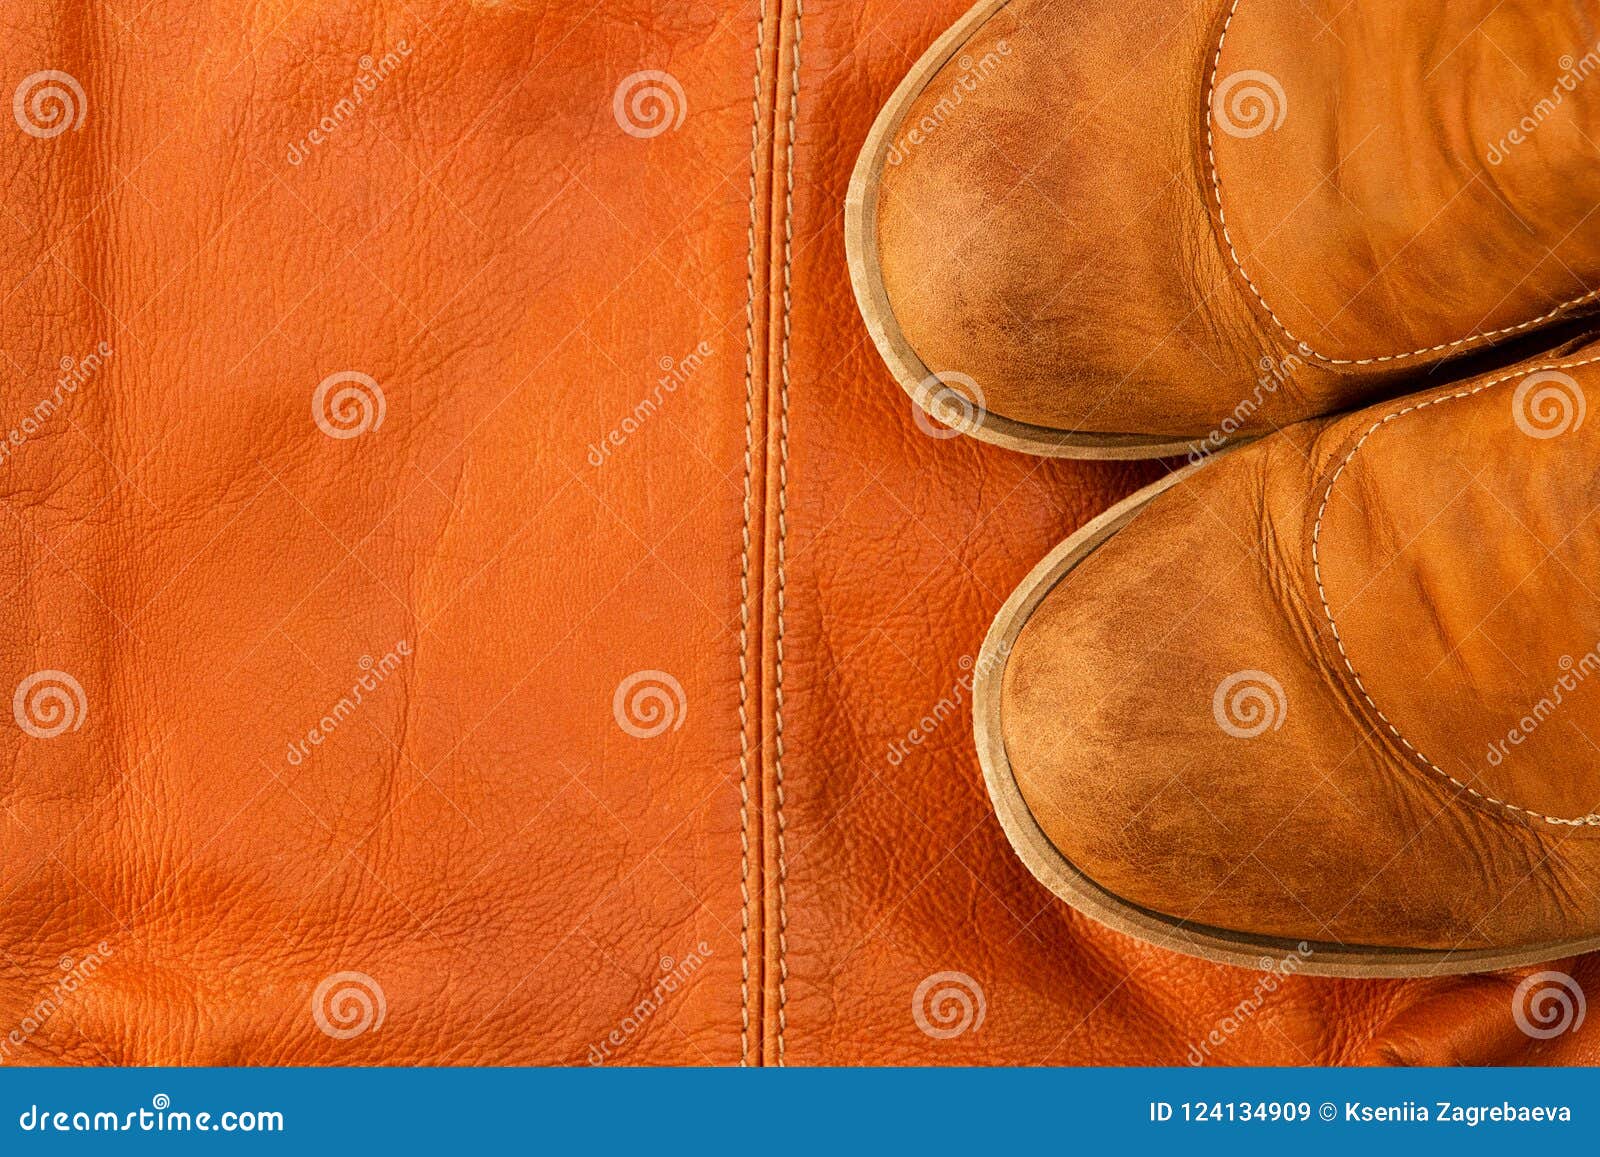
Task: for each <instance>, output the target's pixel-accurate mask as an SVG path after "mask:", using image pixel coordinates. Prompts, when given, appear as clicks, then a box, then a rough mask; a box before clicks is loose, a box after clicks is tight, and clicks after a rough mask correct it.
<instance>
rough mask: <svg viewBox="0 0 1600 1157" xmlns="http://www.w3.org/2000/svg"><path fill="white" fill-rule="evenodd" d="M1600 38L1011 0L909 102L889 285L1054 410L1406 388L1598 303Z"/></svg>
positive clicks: (1219, 4)
mask: <svg viewBox="0 0 1600 1157" xmlns="http://www.w3.org/2000/svg"><path fill="white" fill-rule="evenodd" d="M1597 49H1600V25H1597V24H1596V21H1595V16H1594V12H1593V10H1592V9H1591V8H1590V7H1588V6H1586V5H1584V4H1581V3H1577V2H1569V3H1554V4H1552V3H1544V2H1541V0H1526V2H1522V3H1508V4H1498V3H1494V2H1493V0H1472V2H1470V3H1459V2H1455V3H1447V2H1445V0H1406V2H1404V3H1392V4H1342V3H1335V2H1333V0H1327V2H1322V0H1318V2H1315V3H1306V4H1298V3H1297V4H1288V5H1285V4H1276V3H1270V2H1266V0H1135V2H1134V3H1131V4H1108V3H1099V2H1071V0H1011V2H1010V3H1007V4H1005V5H1004V6H1003V7H1000V8H999V9H998V11H996V12H995V14H994V15H993V16H992V17H991V18H990V19H988V20H987V21H986V22H984V23H983V24H982V25H981V26H980V27H979V28H978V29H977V30H976V32H975V33H974V34H973V36H972V38H971V40H970V41H968V42H967V44H966V46H965V47H964V48H963V49H962V51H960V52H959V53H958V54H957V55H956V56H955V57H953V58H952V59H951V61H950V62H949V63H948V64H946V65H945V66H944V68H943V69H941V70H940V71H939V72H938V74H937V75H936V76H934V78H933V79H932V80H930V82H929V83H928V87H927V89H926V90H925V91H924V92H923V94H922V96H921V97H920V98H919V99H918V100H917V101H916V102H914V104H913V106H912V108H911V110H910V111H909V113H908V114H907V116H906V118H905V122H904V124H905V128H904V130H903V132H902V133H901V135H900V138H899V139H900V140H902V141H903V142H904V144H903V147H902V148H901V149H900V150H899V152H898V154H897V155H896V156H895V157H894V158H893V159H894V161H895V162H896V163H891V164H890V165H888V166H887V167H886V168H885V170H884V178H883V182H882V189H883V194H882V200H881V202H880V206H879V215H878V225H879V230H880V249H881V258H882V264H883V277H884V285H885V288H886V291H887V293H888V296H889V299H890V302H891V303H892V305H893V308H894V312H895V315H896V318H897V319H898V322H899V324H900V325H901V327H902V328H903V329H904V332H905V334H906V337H907V339H908V340H909V341H910V343H911V345H912V346H913V348H915V349H916V350H917V351H918V352H919V354H920V355H921V357H922V360H923V361H924V362H925V363H926V364H927V366H928V367H929V369H930V370H932V371H933V372H935V373H938V374H941V375H946V377H947V380H948V384H949V385H950V386H951V388H952V389H956V390H962V391H965V392H968V393H970V392H972V391H971V388H970V387H969V386H968V385H967V382H969V381H970V382H976V383H977V388H978V390H979V391H981V396H982V401H983V402H984V404H985V405H986V406H987V407H988V408H990V409H991V410H993V411H995V412H996V413H999V414H1001V415H1003V416H1005V417H1008V418H1012V419H1015V420H1019V421H1024V422H1030V423H1033V424H1036V425H1042V426H1049V427H1054V428H1058V429H1069V430H1086V431H1104V432H1111V433H1135V434H1137V433H1156V434H1170V435H1180V436H1183V437H1187V438H1191V439H1201V438H1206V437H1207V436H1208V435H1211V434H1213V433H1215V432H1218V431H1221V432H1222V433H1233V432H1235V431H1247V432H1253V433H1264V432H1267V431H1270V430H1273V429H1276V428H1278V427H1280V426H1282V425H1284V424H1286V423H1289V422H1293V421H1297V420H1300V419H1303V418H1308V417H1315V416H1318V415H1320V414H1324V413H1328V412H1332V411H1337V410H1347V409H1350V408H1353V407H1355V406H1358V405H1361V404H1365V403H1368V402H1370V401H1372V400H1374V399H1375V398H1377V397H1379V396H1382V395H1384V394H1386V393H1393V392H1400V391H1407V392H1409V391H1410V390H1412V389H1416V388H1419V385H1426V384H1428V383H1429V382H1431V381H1432V380H1435V378H1436V375H1437V374H1439V373H1441V372H1443V373H1446V374H1450V375H1452V376H1453V375H1454V372H1455V371H1452V370H1451V369H1450V368H1449V367H1448V366H1445V367H1444V368H1442V369H1441V363H1446V362H1448V361H1449V360H1450V359H1459V358H1462V357H1464V356H1468V355H1481V354H1482V353H1484V351H1485V350H1487V349H1489V348H1490V347H1493V346H1495V345H1501V344H1504V343H1507V342H1512V341H1516V340H1518V339H1521V338H1526V337H1528V336H1529V335H1530V334H1533V333H1536V332H1537V331H1538V330H1539V329H1540V328H1541V327H1547V326H1548V325H1550V324H1551V323H1555V322H1560V321H1563V320H1570V319H1571V318H1573V317H1575V316H1579V315H1582V314H1584V313H1586V312H1587V313H1592V312H1593V306H1594V293H1593V292H1592V282H1593V280H1594V278H1595V276H1596V273H1597V272H1600V270H1597V269H1596V262H1597V255H1596V253H1595V251H1594V246H1593V243H1592V241H1591V240H1590V239H1589V235H1588V231H1587V230H1586V229H1584V228H1582V226H1581V223H1582V222H1583V220H1584V219H1585V218H1586V216H1587V214H1588V211H1589V208H1590V207H1591V206H1592V205H1593V203H1594V199H1595V197H1594V190H1593V188H1592V185H1593V166H1592V165H1591V164H1589V163H1588V161H1589V156H1590V153H1591V152H1592V148H1591V146H1590V145H1589V143H1588V142H1589V140H1590V139H1592V137H1593V135H1594V133H1595V131H1596V125H1597V124H1600V98H1597V97H1596V95H1595V92H1594V90H1593V88H1592V86H1589V85H1587V84H1585V83H1584V78H1585V77H1586V76H1587V75H1588V73H1590V72H1591V71H1593V69H1594V68H1596V67H1600V57H1597V56H1596V55H1594V54H1595V53H1596V51H1597ZM1529 125H1533V126H1534V127H1533V128H1531V129H1530V128H1529ZM1286 368H1287V370H1288V372H1287V373H1286V372H1285V370H1286ZM1258 381H1259V382H1260V383H1261V384H1262V385H1263V386H1265V387H1266V388H1265V389H1257V388H1256V385H1257V383H1258Z"/></svg>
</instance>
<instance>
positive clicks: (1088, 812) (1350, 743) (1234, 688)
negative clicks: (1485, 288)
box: [1005, 347, 1600, 950]
mask: <svg viewBox="0 0 1600 1157" xmlns="http://www.w3.org/2000/svg"><path fill="white" fill-rule="evenodd" d="M1595 361H1596V357H1595V350H1594V348H1593V347H1588V348H1585V349H1579V350H1577V351H1574V353H1573V354H1572V355H1571V356H1570V357H1569V358H1566V359H1563V360H1561V361H1558V362H1553V363H1550V364H1548V365H1542V366H1540V367H1537V368H1526V369H1523V370H1520V371H1517V372H1514V373H1502V374H1496V375H1492V376H1490V377H1487V378H1482V379H1474V380H1469V381H1466V382H1462V383H1460V384H1459V385H1455V386H1450V387H1446V388H1444V389H1443V390H1437V391H1433V392H1431V393H1428V394H1424V395H1419V396H1417V397H1414V398H1410V399H1407V400H1406V401H1405V402H1404V403H1390V404H1388V405H1386V406H1383V407H1379V408H1377V409H1373V410H1368V411H1362V412H1360V413H1357V414H1353V415H1350V416H1349V417H1346V418H1343V419H1339V420H1337V421H1332V422H1320V423H1302V424H1300V425H1297V426H1295V427H1292V428H1291V429H1289V430H1286V431H1284V432H1283V433H1281V434H1277V435H1273V436H1272V437H1271V438H1268V439H1264V440H1263V441H1261V442H1258V443H1256V444H1254V445H1251V446H1247V447H1244V448H1243V449H1240V450H1238V451H1235V452H1233V453H1230V454H1228V455H1225V456H1222V457H1220V458H1218V459H1217V460H1216V461H1214V462H1211V463H1209V464H1207V465H1206V466H1204V467H1203V468H1201V469H1200V470H1198V471H1196V472H1194V473H1192V474H1190V475H1188V476H1187V477H1186V478H1184V479H1183V480H1182V481H1181V482H1179V483H1177V484H1176V485H1175V486H1173V487H1172V488H1171V489H1169V490H1166V491H1165V492H1163V493H1162V494H1160V495H1159V496H1157V497H1156V498H1155V499H1154V500H1153V501H1152V502H1151V503H1150V504H1149V506H1147V507H1146V508H1144V510H1143V512H1142V513H1141V514H1140V515H1139V516H1137V517H1136V518H1135V519H1134V520H1133V521H1132V522H1131V523H1130V524H1129V525H1128V526H1127V527H1125V528H1124V529H1123V530H1121V531H1119V532H1118V533H1117V534H1116V535H1114V536H1113V537H1112V538H1111V539H1109V540H1108V541H1107V542H1106V543H1105V544H1104V545H1103V546H1102V547H1101V548H1100V549H1098V550H1096V551H1094V552H1093V553H1092V554H1090V555H1089V556H1088V557H1087V558H1086V559H1085V560H1084V561H1083V562H1082V563H1080V564H1079V566H1078V567H1076V568H1075V569H1074V570H1073V571H1072V572H1070V573H1069V574H1068V575H1067V576H1066V577H1065V578H1064V579H1063V580H1062V582H1061V583H1059V584H1058V585H1057V586H1056V587H1055V588H1054V589H1053V590H1052V591H1051V593H1050V594H1049V595H1048V596H1047V597H1046V599H1045V601H1044V602H1043V603H1042V604H1041V605H1040V607H1039V608H1038V609H1037V610H1036V611H1035V612H1034V614H1033V615H1032V616H1031V617H1030V619H1029V621H1028V624H1027V626H1026V627H1025V628H1024V629H1023V631H1022V634H1021V636H1020V637H1019V638H1018V640H1017V644H1016V647H1015V648H1014V650H1013V652H1012V654H1011V657H1010V660H1009V662H1008V663H1007V667H1006V680H1005V684H1006V696H1005V734H1006V747H1007V750H1008V752H1009V753H1010V756H1011V759H1012V766H1013V769H1014V771H1015V774H1016V775H1017V778H1018V782H1019V784H1020V785H1021V787H1022V790H1023V793H1024V794H1025V795H1026V796H1027V798H1028V800H1029V804H1030V807H1031V808H1032V809H1033V811H1034V813H1035V815H1036V816H1037V817H1038V819H1039V821H1040V823H1041V824H1042V825H1043V826H1044V828H1045V830H1046V831H1047V832H1048V833H1049V835H1050V837H1051V839H1052V841H1053V842H1055V843H1056V844H1057V846H1058V847H1059V848H1060V849H1061V850H1062V852H1063V854H1065V855H1066V856H1067V858H1068V859H1069V860H1071V861H1072V862H1073V863H1074V864H1076V865H1077V866H1078V867H1079V868H1081V869H1082V870H1083V871H1084V872H1085V873H1087V874H1088V875H1089V876H1090V877H1091V878H1093V879H1094V880H1096V881H1098V882H1099V883H1100V884H1102V885H1103V886H1105V887H1107V888H1109V889H1110V890H1111V891H1112V892H1114V893H1116V894H1117V895H1119V896H1121V897H1122V898H1123V899H1125V900H1129V901H1132V902H1134V903H1136V904H1139V905H1141V906H1143V907H1146V908H1151V909H1154V910H1156V911H1159V912H1163V913H1166V914H1168V915H1170V916H1175V917H1177V918H1179V919H1184V920H1191V921H1193V922H1195V923H1198V924H1202V925H1209V926H1211V927H1215V928H1226V929H1230V930H1235V931H1240V932H1245V933H1251V934H1255V935H1270V936H1277V937H1282V938H1285V939H1290V940H1302V939H1303V940H1309V941H1320V942H1324V943H1335V942H1337V943H1341V944H1345V945H1350V946H1362V945H1368V946H1370V945H1386V946H1394V947H1405V948H1431V949H1443V950H1453V949H1461V948H1477V947H1488V946H1492V947H1527V946H1537V945H1541V944H1550V943H1560V942H1563V941H1567V942H1570V941H1573V940H1578V939H1582V938H1585V937H1592V936H1595V935H1596V934H1597V933H1600V919H1597V917H1596V915H1595V914H1594V911H1593V905H1592V904H1590V903H1589V900H1588V898H1589V897H1590V896H1591V895H1592V893H1593V892H1594V891H1595V889H1597V888H1600V844H1597V842H1596V827H1595V825H1596V824H1597V823H1600V820H1597V818H1596V817H1595V815H1594V812H1595V805H1596V804H1597V803H1600V780H1597V778H1596V774H1595V767H1596V760H1595V749H1594V747H1593V746H1592V744H1591V743H1590V741H1589V739H1588V736H1589V735H1590V734H1592V733H1594V732H1595V731H1596V729H1597V720H1600V712H1597V701H1596V698H1595V692H1596V688H1595V687H1594V686H1593V680H1592V679H1591V676H1592V675H1594V674H1596V673H1600V656H1597V655H1596V654H1594V648H1595V645H1596V643H1595V640H1596V639H1597V638H1600V606H1597V604H1596V602H1595V599H1594V597H1593V596H1592V595H1590V594H1589V593H1588V592H1587V590H1586V588H1585V581H1584V579H1583V577H1582V576H1584V575H1586V574H1589V573H1591V572H1592V569H1593V565H1592V558H1591V557H1590V556H1591V555H1592V552H1593V550H1594V542H1595V537H1596V535H1595V526H1594V524H1593V517H1594V511H1595V509H1596V505H1597V496H1596V494H1595V492H1594V491H1595V488H1594V484H1593V476H1594V467H1593V462H1592V459H1593V455H1594V453H1595V450H1596V446H1597V445H1600V443H1597V440H1596V439H1595V438H1594V436H1593V435H1592V434H1590V433H1589V427H1588V426H1587V425H1578V424H1576V417H1577V414H1576V409H1575V408H1573V407H1575V405H1576V404H1577V403H1578V402H1579V400H1580V399H1581V398H1582V396H1583V394H1584V393H1585V392H1594V391H1595V390H1596V389H1600V378H1597V377H1596V375H1595V374H1594V372H1593V371H1594V365H1595ZM1524 383H1532V387H1533V390H1531V391H1530V390H1525V389H1523V388H1522V387H1523V384H1524ZM1541 388H1542V389H1545V390H1547V391H1552V392H1551V393H1550V394H1549V396H1547V397H1546V398H1545V399H1544V400H1543V401H1542V402H1540V401H1536V400H1534V394H1533V391H1536V390H1539V389H1541ZM1558 392H1559V393H1560V396H1564V397H1565V398H1566V400H1567V403H1568V406H1569V409H1568V411H1567V413H1566V415H1565V417H1564V418H1563V417H1562V416H1561V415H1560V414H1559V413H1558V412H1557V411H1556V410H1554V409H1551V408H1550V406H1551V405H1552V404H1554V403H1555V402H1556V401H1557V398H1558ZM1540 413H1543V414H1544V415H1545V416H1546V417H1547V418H1548V419H1550V420H1549V421H1547V422H1544V423H1536V422H1535V420H1534V419H1535V417H1536V416H1537V415H1538V414H1540ZM1519 720H1520V722H1519ZM1511 731H1515V732H1516V734H1515V736H1514V737H1513V739H1512V740H1511V741H1510V742H1507V741H1506V740H1505V736H1506V735H1507V733H1508V732H1511ZM1491 741H1494V742H1498V743H1499V747H1498V748H1497V749H1496V753H1495V754H1494V755H1493V756H1490V755H1489V753H1488V744H1489V743H1490V742H1491Z"/></svg>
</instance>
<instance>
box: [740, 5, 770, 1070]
mask: <svg viewBox="0 0 1600 1157" xmlns="http://www.w3.org/2000/svg"><path fill="white" fill-rule="evenodd" d="M766 40H767V0H761V6H760V8H759V9H758V15H757V16H756V65H755V73H754V79H753V80H752V81H751V96H750V224H749V231H748V236H749V242H750V245H749V254H748V256H747V257H746V259H745V283H744V287H745V300H744V531H743V535H744V539H743V552H742V554H741V555H740V558H739V895H740V900H741V907H740V910H739V1064H740V1065H741V1066H745V1065H748V1064H749V1063H750V716H749V701H750V659H749V654H750V497H751V486H752V481H753V480H752V475H753V473H754V471H755V421H756V407H755V389H756V379H755V343H756V225H757V223H758V221H759V214H760V210H759V203H758V200H757V184H758V182H757V178H758V176H759V171H760V167H761V89H762V83H761V81H762V75H761V74H762V67H763V65H764V64H765V58H766Z"/></svg>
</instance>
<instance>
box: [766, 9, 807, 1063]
mask: <svg viewBox="0 0 1600 1157" xmlns="http://www.w3.org/2000/svg"><path fill="white" fill-rule="evenodd" d="M804 14H805V5H804V2H803V0H795V4H794V61H793V63H792V65H791V69H792V79H791V81H790V85H789V132H788V136H787V139H786V140H785V141H784V145H785V153H784V199H783V200H784V204H783V351H782V354H781V355H780V357H779V359H778V366H779V375H778V380H779V401H778V623H777V642H776V652H777V653H776V662H775V664H774V671H773V674H774V688H775V701H774V709H773V728H772V730H773V738H774V746H773V755H774V758H773V778H774V779H775V780H776V785H777V792H776V794H777V801H776V802H777V810H776V819H777V825H778V1065H779V1066H780V1067H782V1066H783V1064H784V1037H783V1034H784V1030H785V1029H786V1028H787V1027H788V1007H789V899H788V880H789V857H788V852H787V849H786V846H785V842H784V831H785V828H786V824H785V821H784V817H783V612H784V604H785V600H786V597H787V587H786V581H785V574H784V564H785V562H786V560H787V553H788V552H787V541H788V537H789V337H790V333H791V325H790V317H791V308H790V307H791V305H792V303H793V296H792V293H791V290H792V274H793V259H794V128H795V121H796V114H797V113H798V112H799V108H800V27H801V18H802V17H803V16H804Z"/></svg>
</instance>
